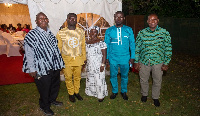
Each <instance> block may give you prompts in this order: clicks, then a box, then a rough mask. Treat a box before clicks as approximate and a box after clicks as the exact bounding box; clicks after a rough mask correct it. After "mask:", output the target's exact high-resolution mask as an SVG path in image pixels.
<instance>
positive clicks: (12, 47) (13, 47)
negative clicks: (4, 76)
mask: <svg viewBox="0 0 200 116" xmlns="http://www.w3.org/2000/svg"><path fill="white" fill-rule="evenodd" d="M8 34H9V33H2V36H3V38H4V39H5V41H6V43H7V47H6V48H7V51H6V55H7V57H10V56H22V55H21V54H20V52H19V50H20V45H19V44H18V43H15V42H13V38H12V36H11V35H10V36H9V35H8Z"/></svg>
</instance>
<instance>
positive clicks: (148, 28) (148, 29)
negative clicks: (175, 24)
mask: <svg viewBox="0 0 200 116" xmlns="http://www.w3.org/2000/svg"><path fill="white" fill-rule="evenodd" d="M158 30H159V26H158V25H157V26H156V29H155V30H154V31H152V30H151V29H150V27H147V31H149V32H155V31H158Z"/></svg>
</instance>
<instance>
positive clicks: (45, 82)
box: [35, 70, 60, 109]
mask: <svg viewBox="0 0 200 116" xmlns="http://www.w3.org/2000/svg"><path fill="white" fill-rule="evenodd" d="M35 84H36V86H37V89H38V91H39V93H40V99H39V104H40V108H42V109H50V106H51V102H53V101H56V98H57V96H58V92H59V88H60V70H55V71H54V70H50V71H49V74H48V75H45V76H42V77H41V78H40V79H39V80H38V79H35Z"/></svg>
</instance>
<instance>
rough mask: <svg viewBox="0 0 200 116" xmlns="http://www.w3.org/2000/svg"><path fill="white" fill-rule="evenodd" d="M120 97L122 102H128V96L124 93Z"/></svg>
mask: <svg viewBox="0 0 200 116" xmlns="http://www.w3.org/2000/svg"><path fill="white" fill-rule="evenodd" d="M121 95H122V97H123V99H124V100H128V96H127V95H126V93H125V92H124V93H122V92H121Z"/></svg>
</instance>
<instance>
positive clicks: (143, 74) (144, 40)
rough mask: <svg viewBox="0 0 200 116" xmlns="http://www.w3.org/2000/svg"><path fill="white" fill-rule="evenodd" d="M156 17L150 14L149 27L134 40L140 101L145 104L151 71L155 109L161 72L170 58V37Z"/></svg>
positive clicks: (158, 103)
mask: <svg viewBox="0 0 200 116" xmlns="http://www.w3.org/2000/svg"><path fill="white" fill-rule="evenodd" d="M158 22H159V19H158V16H157V15H156V14H150V15H149V16H148V20H147V23H148V25H149V27H147V28H145V29H143V30H141V31H140V32H139V33H138V36H137V38H136V50H135V62H134V63H135V64H134V67H135V69H137V70H139V75H140V84H141V93H142V97H141V101H142V102H146V101H147V96H148V90H149V83H148V80H149V76H150V72H151V71H152V78H153V85H152V98H153V100H154V105H155V106H156V107H158V106H160V102H159V100H158V98H159V95H160V89H161V82H162V75H163V71H166V70H167V69H168V64H169V62H170V60H171V56H172V45H171V37H170V34H169V32H168V31H166V30H165V29H163V28H161V27H159V26H158Z"/></svg>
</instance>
